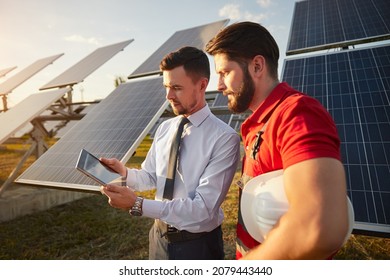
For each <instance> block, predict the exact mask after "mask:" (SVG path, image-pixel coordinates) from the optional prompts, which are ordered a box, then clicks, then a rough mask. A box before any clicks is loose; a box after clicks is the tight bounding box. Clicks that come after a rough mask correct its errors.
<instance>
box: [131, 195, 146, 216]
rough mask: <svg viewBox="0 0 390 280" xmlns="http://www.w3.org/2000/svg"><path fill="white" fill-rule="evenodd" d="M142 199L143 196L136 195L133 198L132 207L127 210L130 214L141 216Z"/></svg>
mask: <svg viewBox="0 0 390 280" xmlns="http://www.w3.org/2000/svg"><path fill="white" fill-rule="evenodd" d="M143 201H144V198H143V197H140V196H137V198H136V199H135V202H134V205H133V207H131V209H130V210H129V213H130V215H131V216H142V202H143Z"/></svg>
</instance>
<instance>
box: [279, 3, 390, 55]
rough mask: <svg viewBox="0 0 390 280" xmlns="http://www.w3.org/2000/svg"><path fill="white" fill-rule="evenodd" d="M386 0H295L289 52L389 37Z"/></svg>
mask: <svg viewBox="0 0 390 280" xmlns="http://www.w3.org/2000/svg"><path fill="white" fill-rule="evenodd" d="M386 1H387V0H369V1H367V0H306V1H300V2H296V3H295V7H294V13H293V18H292V23H291V30H290V34H289V39H288V44H287V51H286V54H287V55H293V54H299V53H305V52H311V51H318V50H324V49H329V48H338V47H340V48H342V47H347V46H351V45H356V44H363V43H368V42H374V41H380V40H386V39H390V5H388V3H386ZM322 34H323V35H324V36H322Z"/></svg>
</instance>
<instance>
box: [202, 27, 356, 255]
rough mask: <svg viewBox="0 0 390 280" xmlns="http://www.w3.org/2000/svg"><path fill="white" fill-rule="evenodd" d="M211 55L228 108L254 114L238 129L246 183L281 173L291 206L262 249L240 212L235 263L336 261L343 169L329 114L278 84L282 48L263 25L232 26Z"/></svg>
mask: <svg viewBox="0 0 390 280" xmlns="http://www.w3.org/2000/svg"><path fill="white" fill-rule="evenodd" d="M206 51H207V52H208V53H209V54H210V55H212V56H214V61H215V67H216V72H217V74H218V75H219V80H218V90H220V91H222V92H223V93H224V95H227V96H228V100H229V104H228V105H229V108H230V109H231V110H232V111H234V112H238V113H241V112H244V111H245V110H247V109H249V110H251V111H252V112H253V113H252V115H251V116H250V117H248V118H247V119H246V120H245V122H244V123H243V124H242V127H241V133H242V138H243V145H244V149H245V156H244V158H243V177H242V179H243V183H244V184H243V185H245V183H246V182H247V181H248V180H249V179H251V178H253V177H256V176H259V175H261V174H264V173H268V172H271V171H274V170H283V182H284V189H285V193H286V197H287V200H288V204H289V208H288V210H287V212H286V213H285V214H283V215H282V216H281V217H280V219H279V220H278V221H277V224H276V225H275V226H274V227H273V228H272V229H271V230H270V231H269V233H268V234H267V236H266V239H265V240H264V241H263V242H262V243H261V244H260V243H259V242H258V241H256V240H255V239H254V238H253V237H252V236H251V235H250V234H249V233H248V231H247V229H246V228H245V224H244V223H243V220H242V217H241V212H240V210H239V219H238V225H237V258H238V259H327V258H329V257H331V256H332V255H334V254H335V252H337V250H338V249H339V248H340V247H341V246H342V244H343V242H344V239H345V236H346V235H347V231H348V211H347V196H346V179H345V171H344V167H343V164H342V162H341V159H340V158H341V156H340V140H339V137H338V134H337V130H336V126H335V123H334V121H333V120H332V118H331V116H330V115H329V113H328V112H327V111H326V109H325V108H324V107H323V106H322V105H321V104H320V103H319V102H318V101H317V100H316V99H314V98H311V97H309V96H307V95H305V94H303V93H301V92H298V91H297V90H295V89H293V88H291V87H290V86H289V85H288V84H286V83H280V82H279V80H278V78H277V69H278V59H279V49H278V46H277V44H276V42H275V40H274V38H273V37H272V35H271V34H270V33H269V32H268V31H267V30H266V29H265V28H264V27H263V26H261V25H259V24H257V23H252V22H240V23H236V24H233V25H230V26H228V27H226V28H225V29H223V30H221V31H220V32H219V33H218V34H217V35H216V36H215V37H214V38H213V39H212V40H211V41H210V42H209V43H208V45H207V46H206ZM241 191H242V190H240V192H241ZM240 209H241V208H240Z"/></svg>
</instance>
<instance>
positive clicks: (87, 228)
mask: <svg viewBox="0 0 390 280" xmlns="http://www.w3.org/2000/svg"><path fill="white" fill-rule="evenodd" d="M150 143H151V140H150V139H145V140H144V141H143V143H142V144H141V145H140V147H139V148H138V149H137V153H136V155H135V156H134V157H132V159H131V160H130V161H129V163H128V165H129V166H134V167H139V166H140V164H141V162H142V160H143V158H144V157H145V155H146V153H147V151H148V148H149V146H150ZM24 148H26V147H25V146H23V145H20V144H15V146H12V145H7V146H6V145H2V146H1V149H0V165H1V169H0V184H2V183H3V182H4V181H5V179H6V178H7V176H8V174H9V172H11V170H12V168H13V167H14V166H15V165H16V163H17V159H18V158H20V156H21V153H20V151H19V150H23V149H24ZM15 149H16V150H17V151H15ZM33 160H34V158H33V157H32V158H31V159H30V160H29V162H28V163H27V164H26V165H28V164H30V163H31V162H33ZM238 178H239V171H238V172H237V174H236V176H235V179H234V182H235V181H236V180H237V179H238ZM234 182H233V184H232V187H231V189H230V191H229V193H228V195H227V197H226V199H225V201H224V203H223V205H222V206H223V209H224V212H225V216H226V219H225V222H224V223H223V232H224V241H225V243H224V244H225V245H224V246H225V255H226V259H234V257H235V225H236V219H237V200H238V198H237V192H238V191H237V187H236V186H235V183H234ZM143 195H144V196H147V197H153V195H154V193H153V192H147V193H143ZM152 223H153V221H152V220H151V219H149V218H137V217H131V216H129V214H128V213H127V212H125V211H121V210H118V209H114V208H112V207H110V206H109V205H108V203H107V199H106V197H105V196H103V195H93V196H91V197H87V198H83V199H80V200H77V201H73V202H71V203H67V204H65V205H60V206H57V207H54V208H52V209H49V210H46V211H42V212H38V213H34V214H32V215H27V216H24V217H20V218H17V219H14V220H12V221H8V222H3V223H0V259H3V260H4V259H15V260H16V259H18V260H21V259H23V260H24V259H39V260H52V259H55V260H69V259H88V260H97V259H99V260H100V259H107V260H109V259H118V260H119V259H138V260H141V259H147V258H148V233H149V229H150V227H151V225H152ZM335 258H336V259H350V260H356V259H387V260H388V259H390V239H386V238H378V237H368V236H362V235H352V237H351V238H350V240H349V241H348V242H347V244H346V245H345V246H344V247H343V248H342V249H341V250H340V251H339V253H338V254H337V255H336V257H335Z"/></svg>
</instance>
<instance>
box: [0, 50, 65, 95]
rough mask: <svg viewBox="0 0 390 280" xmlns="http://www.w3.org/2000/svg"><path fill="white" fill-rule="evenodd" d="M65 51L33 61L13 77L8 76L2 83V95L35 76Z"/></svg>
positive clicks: (0, 87) (0, 90)
mask: <svg viewBox="0 0 390 280" xmlns="http://www.w3.org/2000/svg"><path fill="white" fill-rule="evenodd" d="M62 55H64V54H63V53H61V54H57V55H53V56H49V57H45V58H42V59H39V60H37V61H35V62H34V63H32V64H31V65H29V66H27V67H26V68H24V69H23V70H21V71H20V72H18V73H16V74H15V75H13V76H12V77H10V78H8V79H7V80H6V81H5V82H3V83H2V84H0V95H6V94H9V93H10V92H12V90H14V89H15V88H16V87H18V86H19V85H21V84H22V83H24V82H25V81H26V80H28V79H29V78H31V77H32V76H34V75H35V74H36V73H38V72H39V71H41V70H42V69H43V68H45V67H46V66H48V65H49V64H52V63H53V62H54V61H55V60H57V59H58V58H60V57H61V56H62Z"/></svg>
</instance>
